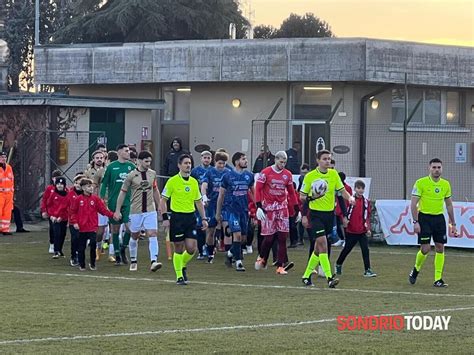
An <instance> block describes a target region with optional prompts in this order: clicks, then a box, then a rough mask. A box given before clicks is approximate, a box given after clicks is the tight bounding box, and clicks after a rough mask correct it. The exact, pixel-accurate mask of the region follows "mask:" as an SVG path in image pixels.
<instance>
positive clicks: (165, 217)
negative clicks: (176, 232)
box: [161, 213, 170, 221]
mask: <svg viewBox="0 0 474 355" xmlns="http://www.w3.org/2000/svg"><path fill="white" fill-rule="evenodd" d="M161 218H163V221H167V220H169V219H170V217H169V216H168V213H162V214H161Z"/></svg>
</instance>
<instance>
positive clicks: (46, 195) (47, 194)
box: [40, 185, 55, 213]
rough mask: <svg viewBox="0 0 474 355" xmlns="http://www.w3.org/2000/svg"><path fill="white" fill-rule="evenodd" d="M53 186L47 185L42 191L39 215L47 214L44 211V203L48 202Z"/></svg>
mask: <svg viewBox="0 0 474 355" xmlns="http://www.w3.org/2000/svg"><path fill="white" fill-rule="evenodd" d="M54 189H55V187H54V185H48V186H46V189H44V192H43V197H42V198H41V204H40V210H41V213H44V212H46V213H48V212H47V211H46V210H47V209H46V203H47V202H48V199H49V197H50V196H51V194H52V193H53V192H54Z"/></svg>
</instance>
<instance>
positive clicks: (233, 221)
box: [228, 211, 249, 235]
mask: <svg viewBox="0 0 474 355" xmlns="http://www.w3.org/2000/svg"><path fill="white" fill-rule="evenodd" d="M228 223H229V228H230V231H231V232H232V233H236V232H240V234H241V235H247V227H248V223H249V214H248V212H247V211H245V212H243V213H232V212H230V213H229V219H228Z"/></svg>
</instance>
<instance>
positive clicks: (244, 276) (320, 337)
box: [0, 232, 474, 354]
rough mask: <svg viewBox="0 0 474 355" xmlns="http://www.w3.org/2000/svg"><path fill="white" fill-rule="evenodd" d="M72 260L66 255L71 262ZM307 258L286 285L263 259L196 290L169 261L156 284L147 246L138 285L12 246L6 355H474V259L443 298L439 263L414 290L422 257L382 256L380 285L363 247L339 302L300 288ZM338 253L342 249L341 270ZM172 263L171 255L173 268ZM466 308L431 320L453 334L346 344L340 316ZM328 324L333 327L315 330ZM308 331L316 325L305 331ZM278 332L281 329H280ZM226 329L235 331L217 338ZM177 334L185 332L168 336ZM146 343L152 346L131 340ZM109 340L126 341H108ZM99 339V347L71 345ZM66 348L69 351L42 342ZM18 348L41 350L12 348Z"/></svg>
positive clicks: (108, 267)
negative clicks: (436, 276) (258, 265)
mask: <svg viewBox="0 0 474 355" xmlns="http://www.w3.org/2000/svg"><path fill="white" fill-rule="evenodd" d="M68 248H69V244H68V243H66V246H65V250H68ZM306 248H307V246H305V247H304V248H303V247H300V248H298V249H290V259H291V260H293V261H294V262H295V264H296V266H295V268H294V269H293V270H291V271H290V274H289V275H287V276H278V275H276V274H275V273H274V269H272V268H269V269H268V270H267V271H260V272H256V271H255V270H254V269H253V262H254V261H255V255H252V256H249V257H247V258H246V260H245V261H244V263H245V265H246V267H247V271H246V272H245V273H237V272H235V271H234V270H232V269H228V268H226V267H225V266H224V264H223V255H222V254H221V253H219V254H218V256H217V260H216V262H215V264H213V265H208V264H207V263H205V262H203V261H197V260H193V261H192V262H191V264H190V265H189V268H188V269H189V277H190V281H194V283H191V284H190V285H188V286H185V287H178V286H176V285H175V284H174V271H173V268H172V264H171V262H168V261H166V260H165V261H164V267H163V269H161V270H159V271H158V272H157V273H150V272H148V270H147V266H148V246H147V242H146V241H144V242H141V243H140V248H139V270H138V272H136V273H131V272H129V271H128V267H124V266H122V267H115V266H113V265H112V264H110V263H108V262H107V261H106V260H105V258H104V260H100V261H99V263H98V271H96V272H92V271H89V270H88V271H86V272H80V271H79V270H77V269H76V268H72V267H70V266H68V264H67V262H68V259H60V260H52V259H51V257H50V255H49V254H48V253H47V249H48V242H47V235H46V233H44V232H42V233H31V234H28V235H21V236H20V235H15V236H14V237H8V238H6V237H2V238H1V239H0V299H1V305H2V308H1V318H0V319H1V322H0V353H33V352H34V353H64V352H68V353H98V352H103V353H119V352H128V353H151V352H160V353H257V352H259V353H275V352H278V353H282V352H285V353H298V354H299V353H315V352H324V353H341V352H342V353H344V352H347V353H354V352H362V353H375V352H377V353H402V352H404V353H429V352H441V351H449V352H451V353H470V352H471V351H472V349H473V346H474V340H473V334H472V324H473V320H474V309H473V308H474V275H473V270H474V253H473V252H471V251H460V250H455V249H449V250H448V251H447V253H446V255H447V256H446V267H445V274H444V279H445V281H446V282H448V283H449V284H450V286H449V287H448V288H447V289H434V288H433V287H432V283H433V256H431V257H430V258H428V260H427V262H426V264H425V266H424V269H423V270H422V272H421V273H420V276H419V278H418V282H417V284H416V285H415V286H411V285H409V284H408V281H407V274H408V272H409V270H410V268H411V267H412V265H413V262H414V257H415V253H416V248H414V247H387V246H373V247H372V248H371V252H372V254H371V259H372V265H373V269H374V270H375V271H376V272H377V273H378V274H379V276H378V277H376V278H373V279H365V278H364V277H362V273H363V268H362V258H361V255H360V251H359V250H358V249H357V247H356V249H355V250H354V251H353V253H352V254H351V255H350V256H349V257H348V259H347V260H346V263H345V265H344V270H343V275H342V276H341V283H340V285H339V286H338V288H337V289H336V290H329V289H328V288H327V285H326V283H325V281H324V280H323V279H321V278H319V279H317V281H316V287H314V288H309V289H308V288H304V287H302V286H301V280H300V278H301V274H302V272H303V270H304V267H305V265H306V257H307V249H306ZM339 251H340V248H335V250H334V253H333V256H332V258H331V260H332V261H333V262H334V260H335V258H336V257H337V255H338V254H339ZM164 255H165V254H164V248H163V247H162V248H161V256H162V259H163V260H164V258H163V256H164ZM20 272H24V273H20ZM274 286H282V287H274ZM379 291H382V292H379ZM462 307H471V309H468V310H463V311H454V310H453V311H447V312H445V313H438V312H433V313H428V314H430V315H441V314H442V315H451V316H452V319H451V322H450V324H449V330H448V331H430V332H429V331H402V332H397V331H386V332H382V333H380V332H371V331H352V332H349V331H343V332H339V331H338V330H337V329H336V327H337V323H336V322H335V321H333V320H332V319H334V318H335V317H336V316H338V315H377V314H387V313H390V314H394V313H395V314H398V313H405V312H422V311H426V310H440V309H455V308H462ZM318 320H322V321H321V322H315V321H318ZM304 321H313V323H311V324H298V325H296V324H294V323H297V322H304ZM274 323H280V325H277V326H269V325H271V324H274ZM281 323H288V325H286V326H284V325H281ZM292 323H293V324H292ZM252 325H262V326H256V327H250V326H252ZM235 326H246V327H242V328H240V329H239V328H235ZM220 327H229V328H228V329H226V330H219V329H216V328H220ZM211 328H213V329H211ZM192 329H200V330H196V331H190V330H192ZM166 330H175V331H174V332H162V331H166ZM139 332H151V334H150V333H148V334H143V335H137V334H129V335H126V334H125V333H139ZM107 334H109V335H110V334H115V335H118V336H114V337H110V336H108V337H105V336H104V335H107ZM90 335H97V336H98V337H97V338H88V339H84V338H82V339H81V338H79V339H70V337H74V336H90ZM58 337H66V338H67V339H61V340H58V339H56V340H53V339H51V340H44V339H43V338H58ZM18 339H24V340H30V341H26V342H24V343H21V342H17V343H8V344H5V343H4V342H5V341H8V340H18ZM31 339H43V340H41V341H37V342H35V341H31Z"/></svg>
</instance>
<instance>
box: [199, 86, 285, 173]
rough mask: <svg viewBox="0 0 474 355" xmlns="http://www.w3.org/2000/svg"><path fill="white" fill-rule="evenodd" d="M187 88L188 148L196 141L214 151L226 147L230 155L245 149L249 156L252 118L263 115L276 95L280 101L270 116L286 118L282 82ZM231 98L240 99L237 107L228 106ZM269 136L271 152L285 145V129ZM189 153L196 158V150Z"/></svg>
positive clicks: (274, 102)
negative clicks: (189, 97) (189, 117)
mask: <svg viewBox="0 0 474 355" xmlns="http://www.w3.org/2000/svg"><path fill="white" fill-rule="evenodd" d="M191 87H192V91H191V127H190V132H191V133H190V147H191V150H193V148H194V147H195V146H196V145H197V144H208V145H209V146H210V147H211V149H214V150H215V149H217V148H221V147H222V148H226V149H227V150H228V152H229V153H230V155H231V156H232V154H233V153H235V152H236V151H242V150H246V151H245V153H247V155H248V158H249V159H250V153H251V152H250V149H251V148H252V147H251V142H252V137H251V130H252V120H255V119H265V118H267V117H268V116H269V114H270V112H271V111H272V109H273V107H274V105H275V104H276V102H277V101H278V99H279V98H280V97H282V98H283V99H284V101H283V102H282V104H281V105H280V107H279V109H278V111H277V112H276V114H275V116H274V117H273V119H275V120H278V119H286V118H287V85H286V84H282V83H262V84H248V83H246V84H234V83H233V84H193V85H191ZM234 98H239V99H240V100H241V106H240V107H239V108H234V107H233V106H232V99H234ZM272 137H273V139H272V141H271V142H270V141H269V146H270V149H271V150H272V151H273V152H275V150H276V149H277V148H278V147H280V146H281V148H284V149H287V148H288V147H286V145H287V142H286V140H287V131H284V132H282V134H278V136H275V135H273V136H272ZM257 138H259V139H260V138H262V139H263V137H257ZM243 141H244V145H245V141H246V142H247V143H248V144H247V146H248V148H247V149H243V147H242V145H243ZM244 148H245V147H244ZM193 154H194V157H195V158H196V159H198V158H199V155H198V153H196V152H193ZM250 164H253V162H249V165H250Z"/></svg>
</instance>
